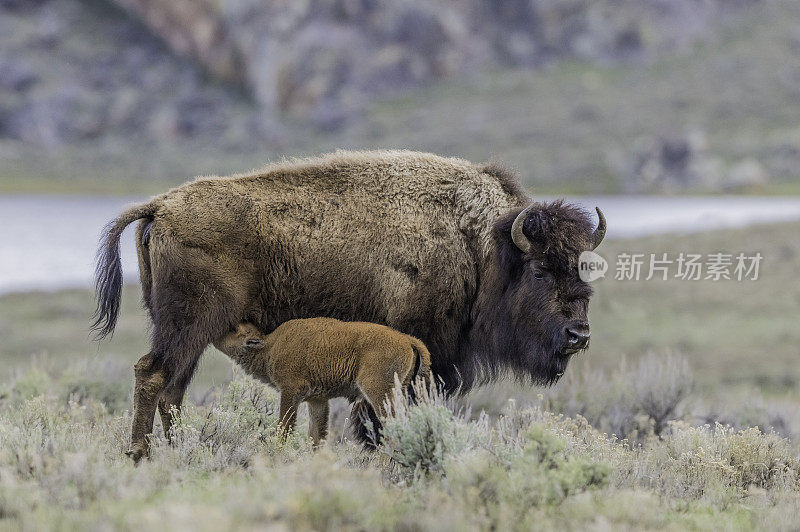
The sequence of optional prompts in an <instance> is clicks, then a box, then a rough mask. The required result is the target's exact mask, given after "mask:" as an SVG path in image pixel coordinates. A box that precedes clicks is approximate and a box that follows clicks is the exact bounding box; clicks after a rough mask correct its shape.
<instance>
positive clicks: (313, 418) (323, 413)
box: [308, 399, 329, 449]
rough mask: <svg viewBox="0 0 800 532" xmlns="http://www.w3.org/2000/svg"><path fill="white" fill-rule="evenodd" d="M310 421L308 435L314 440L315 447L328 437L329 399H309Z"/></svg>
mask: <svg viewBox="0 0 800 532" xmlns="http://www.w3.org/2000/svg"><path fill="white" fill-rule="evenodd" d="M308 409H309V422H308V435H309V436H311V441H312V442H314V448H315V449H316V448H318V447H319V446H320V445H321V444H322V440H324V439H325V438H327V437H328V414H329V408H328V400H327V399H313V400H309V401H308Z"/></svg>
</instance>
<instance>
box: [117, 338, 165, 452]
mask: <svg viewBox="0 0 800 532" xmlns="http://www.w3.org/2000/svg"><path fill="white" fill-rule="evenodd" d="M133 368H134V375H135V377H136V384H135V385H134V390H133V424H132V426H131V447H130V450H128V451H127V452H126V453H125V454H127V455H128V456H130V457H131V458H133V461H134V462H138V461H139V460H141V459H142V457H143V456H147V454H148V441H147V436H148V435H149V434H150V433H151V432H153V419H154V417H155V415H156V405H157V403H158V396H159V395H160V394H161V391H162V390H163V389H164V386H166V384H167V377H166V374H165V373H164V370H163V368H161V365H160V364H159V361H158V360H157V359H156V358H155V357H154V356H153V353H152V352H151V353H148V354H146V355H145V356H143V357H142V358H140V359H139V361H138V362H137V363H136V365H135V366H134V367H133Z"/></svg>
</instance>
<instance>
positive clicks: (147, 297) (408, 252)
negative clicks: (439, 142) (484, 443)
mask: <svg viewBox="0 0 800 532" xmlns="http://www.w3.org/2000/svg"><path fill="white" fill-rule="evenodd" d="M528 205H530V198H528V197H527V196H526V195H525V194H524V192H523V191H522V189H521V188H520V187H519V186H518V184H517V182H516V178H515V177H514V176H513V175H512V174H510V173H508V172H505V171H503V170H501V169H499V168H498V167H496V166H486V165H475V164H472V163H469V162H467V161H463V160H460V159H447V158H442V157H437V156H434V155H430V154H420V153H414V152H402V151H399V152H356V153H353V152H337V153H336V154H331V155H327V156H323V157H320V158H317V159H310V160H303V161H293V162H289V163H281V164H276V165H272V166H270V167H267V168H266V169H265V170H264V171H263V172H260V173H257V174H252V175H243V176H234V177H232V178H208V179H200V180H197V181H194V182H190V183H187V184H185V185H183V186H181V187H178V188H176V189H173V190H172V191H169V192H167V193H166V194H164V195H162V196H159V197H156V198H154V199H153V200H152V201H150V202H148V203H147V204H144V205H140V206H136V207H133V208H131V209H129V210H128V211H126V212H125V213H123V214H122V215H121V216H120V217H119V218H118V219H117V220H115V221H114V222H112V224H110V226H109V228H108V230H107V232H106V236H105V238H104V241H103V243H102V244H101V249H100V253H99V259H98V266H97V296H98V312H97V320H96V322H95V326H96V328H97V329H98V330H99V333H100V335H101V336H104V335H106V334H109V333H111V332H112V331H113V329H114V325H115V322H116V319H117V314H118V309H119V300H120V295H121V279H122V270H121V267H120V262H119V249H118V245H119V237H120V235H121V233H122V230H123V229H124V228H125V226H127V225H128V224H130V223H132V222H133V221H135V220H142V221H141V223H140V224H139V228H138V233H137V247H138V254H139V266H140V276H141V281H142V291H143V301H144V304H145V307H146V308H147V309H148V311H149V314H150V318H151V320H152V322H153V329H152V339H151V351H150V353H148V354H147V355H145V356H144V357H142V359H141V360H140V361H139V363H137V365H136V387H135V391H134V401H135V409H134V427H133V431H132V443H133V448H132V453H134V454H133V456H134V457H136V456H137V454H138V455H139V456H141V455H142V454H144V453H146V448H147V444H146V435H147V434H148V433H150V432H151V430H152V423H153V416H154V414H155V409H156V406H155V402H156V401H157V402H158V408H159V410H160V411H161V415H162V421H163V422H164V425H165V428H166V429H168V428H169V426H170V421H171V420H170V416H169V411H170V408H171V407H172V406H179V405H180V403H181V401H182V398H183V395H184V392H185V390H186V387H187V385H188V383H189V381H190V380H191V378H192V375H193V373H194V370H195V368H196V366H197V362H198V360H199V357H200V355H201V354H202V352H203V350H204V349H205V347H206V346H207V345H208V344H210V343H213V342H215V341H217V340H219V339H220V338H222V337H223V336H224V335H225V334H227V333H228V332H229V331H231V330H233V329H234V328H235V327H236V325H237V324H239V323H241V322H252V323H255V324H258V325H259V328H260V329H261V330H262V331H264V332H266V333H268V332H270V331H272V330H273V329H274V328H275V327H277V326H278V325H280V324H281V323H283V322H285V321H287V320H289V319H292V318H306V317H315V316H328V317H333V318H338V319H341V320H345V321H370V322H375V323H381V324H384V325H388V326H390V327H393V328H395V329H397V330H400V331H402V332H405V333H408V334H411V335H413V336H416V337H417V338H420V339H422V340H423V341H424V342H425V344H426V345H427V346H428V349H429V350H430V352H431V356H432V361H433V367H432V369H433V372H434V374H435V375H436V377H437V378H438V379H440V380H441V382H442V383H443V385H444V387H445V389H446V390H448V391H456V390H460V391H462V392H464V391H467V390H469V389H470V388H471V387H472V386H473V385H474V384H476V383H481V382H487V381H490V380H492V379H494V378H496V377H498V376H499V375H500V374H502V373H505V372H510V373H512V374H513V375H515V376H517V377H519V378H522V379H526V380H529V381H532V382H535V383H541V384H549V383H553V382H555V381H556V380H557V379H558V377H559V376H560V375H561V373H563V371H564V369H565V367H566V365H567V361H568V359H569V354H568V353H567V351H565V346H566V345H567V344H566V337H565V334H567V333H566V332H565V331H568V330H569V327H570V326H571V325H574V324H578V325H576V326H580V327H583V328H585V329H586V330H587V331H588V324H586V312H587V306H588V300H589V296H590V295H591V290H590V288H589V287H588V285H586V284H585V283H583V282H582V281H580V279H579V277H578V272H577V264H576V261H577V258H578V255H579V254H580V253H581V252H582V251H584V250H587V249H593V248H594V247H595V246H596V245H597V243H598V241H599V239H602V233H603V232H604V228H605V226H604V222H603V220H602V218H601V225H602V231H601V228H600V227H598V230H597V231H596V232H595V231H593V229H592V226H593V224H592V222H591V220H590V218H589V216H588V215H587V213H585V212H584V211H582V210H580V209H578V208H576V207H573V206H570V205H567V204H564V203H562V202H553V203H541V204H533V205H532V206H530V207H529V208H528V209H526V210H525V211H524V212H523V207H525V206H528ZM515 221H516V222H517V223H515Z"/></svg>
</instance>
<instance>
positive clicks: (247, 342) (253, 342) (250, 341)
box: [244, 338, 264, 347]
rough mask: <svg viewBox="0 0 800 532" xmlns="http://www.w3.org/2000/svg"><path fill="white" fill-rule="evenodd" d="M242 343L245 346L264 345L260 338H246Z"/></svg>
mask: <svg viewBox="0 0 800 532" xmlns="http://www.w3.org/2000/svg"><path fill="white" fill-rule="evenodd" d="M244 345H246V346H247V347H262V346H263V345H264V340H262V339H261V338H248V339H247V340H245V342H244Z"/></svg>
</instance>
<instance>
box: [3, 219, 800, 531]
mask: <svg viewBox="0 0 800 532" xmlns="http://www.w3.org/2000/svg"><path fill="white" fill-rule="evenodd" d="M798 229H800V224H797V223H792V224H782V225H769V226H760V227H753V228H748V229H741V230H726V231H718V232H713V233H708V234H703V235H691V236H662V237H652V238H646V239H638V240H630V241H615V242H608V243H606V244H604V245H603V247H602V248H601V250H599V251H601V252H602V254H603V255H604V256H605V257H606V258H607V259H609V261H610V262H611V271H610V272H609V273H610V275H609V277H610V278H607V279H604V280H602V281H598V282H597V284H596V295H595V297H594V299H593V303H592V307H591V316H590V319H591V323H592V328H593V339H592V345H591V348H590V350H589V351H588V352H587V353H585V354H582V355H580V356H579V358H578V359H577V360H575V361H574V362H573V364H572V366H571V368H570V370H569V371H568V372H567V374H566V375H565V377H564V378H563V379H562V381H561V382H560V383H559V384H558V385H556V386H555V387H554V388H552V389H549V390H544V389H536V388H534V389H531V388H529V387H526V386H521V385H519V384H513V383H509V382H505V383H500V384H497V385H495V386H492V387H487V388H483V389H480V390H477V391H475V392H473V393H472V394H470V395H469V396H467V397H466V398H464V399H458V400H446V399H445V398H442V397H438V396H436V394H430V397H428V399H427V400H426V401H423V402H422V404H420V405H417V406H414V407H406V406H405V405H404V403H403V402H402V401H398V402H397V408H396V410H397V411H396V413H395V416H394V417H393V418H391V419H389V420H388V421H387V425H386V432H385V435H386V444H385V445H384V446H383V447H382V448H381V450H380V451H379V452H378V453H373V454H367V453H363V452H361V451H360V450H359V449H358V448H357V447H355V446H354V445H353V444H352V443H350V442H349V441H348V440H347V432H346V431H345V430H344V428H343V425H344V418H345V417H346V416H347V409H346V407H345V405H343V404H342V403H341V402H340V403H337V404H336V406H335V408H334V409H333V417H334V420H333V430H332V441H331V442H329V444H328V446H327V448H326V449H324V450H323V451H321V452H318V453H314V452H312V450H311V449H310V447H309V444H308V442H307V441H306V440H305V436H306V430H305V426H304V424H303V419H301V423H300V425H299V426H300V429H299V430H298V432H297V433H296V434H295V435H294V436H293V437H292V438H291V439H290V441H289V442H288V443H287V444H286V445H281V444H280V443H279V442H278V441H277V439H276V436H275V426H276V422H277V418H276V404H277V403H276V400H277V398H276V394H275V393H274V392H272V391H270V390H268V389H267V388H265V387H263V386H262V385H260V384H257V383H255V382H253V381H252V380H250V379H249V378H247V377H244V376H243V375H241V374H239V373H238V372H235V371H234V370H233V368H232V366H231V364H230V362H228V361H227V360H226V359H224V357H222V355H220V354H219V353H216V352H214V351H213V350H210V351H209V353H207V355H206V357H205V358H204V362H203V364H202V366H201V369H200V372H199V374H198V377H197V379H196V381H195V382H194V384H193V385H192V389H191V393H190V396H191V398H190V400H189V402H188V405H187V407H186V408H185V410H184V413H183V415H182V417H181V419H180V420H179V421H178V425H177V430H176V432H175V444H174V445H173V446H170V445H167V444H166V443H165V441H164V440H163V437H162V435H161V434H160V433H158V432H157V434H156V439H155V440H154V443H153V457H152V460H151V461H149V462H146V463H144V464H143V465H142V466H141V467H138V468H134V467H133V466H132V465H131V464H129V463H128V462H127V460H126V459H125V457H124V456H122V454H121V453H122V451H124V450H125V448H126V445H127V437H128V436H127V431H128V427H129V424H130V412H129V410H130V407H131V399H130V392H131V381H132V371H131V365H132V364H133V363H134V362H135V361H136V360H137V359H138V357H139V356H141V354H143V353H144V352H145V349H146V333H145V329H146V323H145V319H144V315H143V312H142V311H141V310H140V309H139V308H138V288H137V287H127V288H126V289H125V293H124V298H123V309H122V318H121V320H120V323H119V326H118V328H117V332H116V334H115V336H114V338H113V340H111V341H108V342H104V343H102V344H100V345H99V346H98V345H96V344H93V343H91V341H90V340H89V338H88V334H87V322H88V316H89V314H90V313H91V311H92V306H93V303H92V297H91V294H90V293H89V292H88V291H67V292H59V293H53V294H49V293H48V294H44V293H32V294H20V295H8V296H4V297H2V298H0V337H2V338H3V343H2V345H0V357H1V359H2V361H3V363H2V366H0V369H2V370H3V373H4V376H3V378H2V384H0V530H4V529H9V530H17V529H35V530H40V529H65V530H69V529H79V528H80V529H84V528H93V529H107V528H122V529H141V528H142V527H155V526H159V527H165V528H167V529H174V528H188V527H194V528H197V529H199V530H212V529H213V530H216V529H220V528H231V527H233V528H245V529H252V528H276V529H300V530H305V529H308V530H312V529H313V530H339V529H352V530H363V529H377V530H395V529H398V528H402V529H437V530H464V529H480V530H483V529H486V530H489V529H495V530H496V529H530V528H531V527H532V526H536V527H537V528H543V529H585V528H590V527H591V528H632V529H661V528H669V527H675V528H681V529H683V528H712V527H713V528H721V529H752V528H753V527H755V528H760V529H769V530H773V529H796V528H797V527H798V526H800V518H799V517H798V516H800V512H798V510H800V462H798V453H799V452H800V446H798V444H797V442H798V441H800V440H798V438H800V423H799V422H798V415H797V413H796V412H797V411H798V408H797V406H798V404H800V397H798V391H799V389H798V379H800V357H798V348H797V345H799V343H798V340H799V339H800V338H799V337H800V332H798V330H797V328H796V325H795V323H796V317H797V315H798V313H799V311H800V287H798V284H797V283H796V282H795V278H794V276H795V275H796V274H795V272H796V270H797V268H796V265H797V262H798V256H799V254H800V231H798ZM679 251H683V252H692V253H704V254H705V253H711V252H717V251H727V252H733V253H738V252H740V251H741V252H745V253H748V254H751V253H754V252H760V253H761V254H762V255H763V257H764V259H763V262H762V268H761V272H760V278H759V279H758V280H756V281H741V282H740V281H719V282H711V281H700V282H689V281H680V280H670V281H660V280H655V279H654V280H651V281H638V282H635V281H615V280H613V271H614V263H615V257H616V256H617V255H618V254H619V253H622V252H626V253H646V254H649V253H659V254H660V253H663V252H668V253H676V252H679ZM232 377H234V378H233V380H232V381H231V378H232ZM509 399H512V400H509ZM303 416H305V412H304V411H301V418H303ZM718 422H719V423H723V424H726V425H730V426H729V427H728V426H725V425H721V424H716V423H718ZM751 426H757V427H758V428H749V429H748V428H747V427H751ZM157 430H158V429H157ZM784 438H787V439H784Z"/></svg>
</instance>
